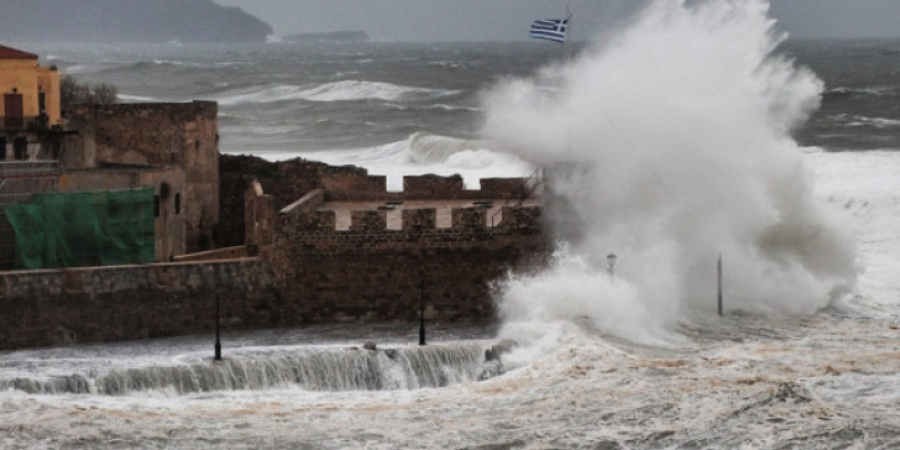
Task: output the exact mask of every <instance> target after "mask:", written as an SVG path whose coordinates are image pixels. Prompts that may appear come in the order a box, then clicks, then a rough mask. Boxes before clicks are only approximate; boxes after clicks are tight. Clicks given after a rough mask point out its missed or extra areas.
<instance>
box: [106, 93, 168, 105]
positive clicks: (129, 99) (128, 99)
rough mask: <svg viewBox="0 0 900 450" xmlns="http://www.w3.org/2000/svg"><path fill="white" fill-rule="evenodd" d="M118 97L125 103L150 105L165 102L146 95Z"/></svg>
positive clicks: (123, 95) (121, 95)
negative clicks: (150, 103)
mask: <svg viewBox="0 0 900 450" xmlns="http://www.w3.org/2000/svg"><path fill="white" fill-rule="evenodd" d="M117 97H118V98H119V101H121V102H124V103H149V102H161V101H163V100H161V99H158V98H155V97H148V96H145V95H131V94H118V95H117Z"/></svg>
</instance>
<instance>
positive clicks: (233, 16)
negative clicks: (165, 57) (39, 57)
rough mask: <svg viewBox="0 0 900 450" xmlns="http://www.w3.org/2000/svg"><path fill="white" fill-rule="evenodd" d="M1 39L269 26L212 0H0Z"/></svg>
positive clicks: (248, 32)
mask: <svg viewBox="0 0 900 450" xmlns="http://www.w3.org/2000/svg"><path fill="white" fill-rule="evenodd" d="M0 12H2V14H3V17H4V20H3V26H0V41H7V42H9V41H20V42H148V43H154V42H169V41H179V42H263V41H265V39H266V36H268V35H270V34H272V27H271V26H270V25H269V24H267V23H265V22H263V21H262V20H259V19H257V18H256V17H254V16H251V15H250V14H247V13H246V12H244V11H243V10H241V9H240V8H227V7H224V6H220V5H218V4H216V3H213V1H212V0H66V1H60V0H27V1H23V0H0Z"/></svg>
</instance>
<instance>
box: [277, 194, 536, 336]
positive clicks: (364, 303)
mask: <svg viewBox="0 0 900 450" xmlns="http://www.w3.org/2000/svg"><path fill="white" fill-rule="evenodd" d="M485 214H486V210H484V209H479V208H459V209H455V210H453V225H452V227H450V228H435V226H434V223H435V220H434V219H435V216H436V211H435V210H434V209H420V210H415V209H410V210H404V211H403V226H402V229H401V230H388V229H386V228H385V212H384V211H355V212H353V213H352V223H351V225H350V229H349V230H347V231H337V230H335V214H334V212H333V211H315V212H311V213H300V214H282V215H279V216H278V219H277V220H278V222H277V223H276V226H275V227H274V230H273V238H272V244H271V245H268V246H265V247H263V248H261V256H262V257H263V258H264V259H266V260H268V261H269V262H270V264H271V265H272V268H273V272H274V274H275V279H276V284H277V285H278V286H279V289H280V290H281V291H282V295H283V296H284V304H285V308H286V309H285V316H286V317H291V318H292V320H295V321H297V322H298V323H309V322H322V321H326V322H327V321H380V320H415V318H416V316H417V314H418V308H419V306H418V305H419V301H420V295H421V294H420V283H421V282H424V283H425V296H426V298H427V300H426V303H427V308H426V316H427V317H428V318H430V319H439V320H465V319H490V318H493V317H494V315H495V305H494V303H493V297H492V287H493V282H494V281H496V280H499V279H502V278H503V277H504V276H505V275H506V274H507V273H508V271H510V270H531V269H532V268H533V267H534V266H536V265H540V264H543V262H544V260H545V257H546V255H547V250H548V248H549V247H548V243H547V242H546V240H545V239H544V235H543V233H542V227H541V217H540V216H541V209H540V208H538V207H529V208H511V207H510V208H504V209H503V221H502V222H501V223H500V224H499V225H498V226H496V227H488V226H486V225H485V222H486V221H485Z"/></svg>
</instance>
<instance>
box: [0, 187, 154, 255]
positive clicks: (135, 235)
mask: <svg viewBox="0 0 900 450" xmlns="http://www.w3.org/2000/svg"><path fill="white" fill-rule="evenodd" d="M4 211H5V212H6V216H7V218H8V219H9V222H10V224H11V225H12V227H13V230H14V231H15V234H16V265H15V267H16V269H47V268H55V267H84V266H108V265H116V264H136V263H149V262H153V261H154V259H155V256H156V245H155V236H154V233H153V219H154V203H153V188H149V187H148V188H142V189H131V190H122V191H101V192H65V193H55V194H36V195H34V197H33V200H32V202H31V203H25V204H19V205H10V206H7V207H6V208H5V209H4Z"/></svg>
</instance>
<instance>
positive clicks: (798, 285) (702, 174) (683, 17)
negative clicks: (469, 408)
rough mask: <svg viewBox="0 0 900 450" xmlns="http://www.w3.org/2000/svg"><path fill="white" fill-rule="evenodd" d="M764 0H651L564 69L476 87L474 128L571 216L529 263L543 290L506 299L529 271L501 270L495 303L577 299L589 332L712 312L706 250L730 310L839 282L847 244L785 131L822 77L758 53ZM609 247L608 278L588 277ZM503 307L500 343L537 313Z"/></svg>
mask: <svg viewBox="0 0 900 450" xmlns="http://www.w3.org/2000/svg"><path fill="white" fill-rule="evenodd" d="M767 10H768V4H767V3H766V2H764V1H761V0H738V1H729V2H697V3H694V4H686V3H684V2H672V1H670V0H659V1H656V2H654V3H653V4H652V5H651V6H650V7H649V8H648V9H647V10H646V11H645V12H644V13H643V14H642V15H640V17H639V18H638V19H637V20H636V22H635V23H634V24H633V25H632V26H631V27H630V28H629V29H627V30H625V31H624V32H623V33H621V35H619V36H618V37H617V38H615V39H613V40H612V41H607V42H605V43H603V44H598V45H594V46H592V47H591V48H588V49H587V50H586V51H585V52H584V54H582V55H581V56H580V57H579V58H578V59H577V60H576V61H574V62H573V63H572V64H571V66H570V67H567V68H564V69H560V70H551V69H548V70H546V71H545V72H544V73H542V74H540V75H539V76H538V77H536V78H535V79H525V80H515V81H509V82H505V83H503V84H501V85H499V86H497V87H496V88H495V89H493V90H492V91H491V92H490V93H489V94H488V95H486V99H485V102H486V105H487V120H486V125H485V127H484V132H485V134H486V136H488V137H490V138H492V139H494V140H496V141H498V142H500V143H502V144H503V145H504V147H505V148H509V149H513V151H515V152H516V153H517V154H519V155H522V156H523V157H524V158H525V159H526V160H529V161H532V162H535V163H537V164H540V165H542V166H545V167H548V173H549V174H550V175H548V181H549V183H550V187H551V189H552V190H553V191H554V192H556V194H557V195H559V196H561V197H562V198H564V199H565V200H567V201H568V202H569V203H570V204H571V208H570V209H568V210H563V211H558V214H561V215H566V216H568V217H565V218H566V219H567V220H568V222H569V224H571V223H573V222H574V223H576V230H575V234H574V235H570V236H568V238H569V239H570V240H572V241H573V248H576V249H577V250H578V252H577V256H573V257H577V258H579V261H581V263H580V264H577V265H573V264H565V263H558V266H557V267H555V268H554V269H552V270H551V273H550V274H549V275H548V274H541V275H538V280H539V281H541V282H547V283H550V284H552V285H553V286H554V287H555V290H556V291H557V292H558V294H554V293H553V292H554V289H552V288H548V289H546V290H543V291H542V292H546V293H545V294H544V295H542V296H539V297H540V299H525V300H523V299H522V298H521V297H522V296H530V295H532V294H533V293H534V290H533V289H528V288H523V286H525V287H528V286H531V285H533V284H534V283H535V281H534V280H527V279H526V280H513V281H512V282H511V283H510V285H509V286H508V289H507V292H506V294H505V297H504V299H503V304H504V308H506V309H507V310H509V309H513V308H516V307H517V306H515V305H517V304H521V307H522V308H531V309H533V308H535V302H545V303H546V304H547V305H550V306H548V308H568V309H573V307H572V306H571V305H573V304H574V305H584V307H583V308H580V311H581V314H583V315H586V316H588V317H590V318H591V320H592V321H593V323H594V324H595V325H597V326H598V327H600V328H601V329H602V330H604V331H605V332H609V333H614V334H616V335H619V336H623V337H626V338H630V339H637V340H643V339H646V337H647V336H648V335H650V336H658V335H660V334H661V333H663V331H661V330H659V328H661V327H672V326H673V325H674V324H676V323H678V322H679V321H680V320H683V319H685V318H687V317H689V316H690V315H693V314H696V313H698V312H700V311H710V310H712V311H714V310H715V309H714V300H711V299H715V295H716V260H717V257H718V255H719V254H720V253H721V254H722V257H723V259H724V267H725V276H724V284H725V286H726V289H727V293H728V299H729V307H730V309H731V310H735V309H740V310H745V311H753V312H760V313H773V314H784V313H788V314H805V313H811V312H814V311H816V310H818V309H820V308H823V307H825V306H827V305H828V304H829V302H830V301H832V300H834V299H836V298H838V297H840V296H841V295H842V294H844V293H846V292H847V291H848V290H849V289H850V288H852V286H853V285H854V282H855V280H856V276H857V271H858V269H857V261H856V249H855V246H854V244H853V241H852V240H851V239H850V238H849V233H848V232H847V230H846V229H845V228H844V227H843V226H841V225H840V224H839V222H840V220H839V219H837V218H835V217H834V214H833V211H832V210H830V209H827V208H823V207H822V206H821V204H820V203H819V202H816V201H814V200H813V199H814V194H815V190H814V188H813V185H812V183H811V180H810V178H811V175H810V174H809V173H808V171H807V169H806V168H805V167H804V165H803V164H802V161H801V160H800V152H799V150H798V148H797V145H796V144H795V143H794V142H793V141H792V140H791V139H790V137H789V131H790V130H791V129H792V128H793V127H795V126H796V125H798V124H800V123H802V122H803V121H804V120H805V119H806V118H807V116H808V114H809V113H810V112H811V111H812V110H813V109H814V108H815V107H816V106H817V103H818V99H819V94H820V93H821V91H822V88H823V85H822V83H821V82H820V81H819V80H818V79H817V78H816V77H815V75H814V74H813V73H812V72H810V71H808V70H806V69H803V68H798V67H796V66H795V65H794V64H793V63H792V62H791V61H789V60H786V59H784V58H783V57H780V56H776V55H773V50H774V49H775V47H776V46H777V45H778V43H779V42H780V36H779V35H778V33H776V32H775V31H774V29H773V23H774V22H773V21H772V20H771V19H770V18H769V17H768V16H767ZM547 83H553V85H554V86H557V89H554V90H547V89H541V88H540V86H542V85H545V84H547ZM573 166H575V168H574V169H573ZM573 218H574V219H573ZM610 252H615V253H617V254H618V265H617V266H616V269H615V270H616V282H617V283H618V284H617V286H618V288H617V289H616V290H615V291H614V290H613V288H612V287H611V286H606V285H604V283H608V281H605V280H607V278H606V277H603V276H601V275H600V274H603V273H604V271H605V270H606V265H607V262H606V257H605V256H606V255H607V254H608V253H610ZM591 271H592V272H593V273H596V274H598V275H596V276H595V277H594V278H591V277H588V275H587V274H588V273H590V272H591ZM572 284H579V285H580V286H581V288H579V289H577V290H573V289H570V288H568V287H567V286H570V285H572ZM711 306H712V308H711ZM574 309H578V308H574ZM568 313H569V314H575V315H577V314H576V311H568ZM507 316H508V317H509V322H508V323H507V325H506V327H505V330H504V336H506V337H512V338H516V337H517V333H516V332H515V331H514V330H515V329H516V328H520V327H522V326H524V325H523V324H521V323H517V321H520V320H524V321H533V322H534V323H532V324H531V325H530V327H531V328H532V329H533V328H539V326H540V324H541V323H542V321H543V320H544V319H543V318H542V315H539V314H531V313H525V314H524V315H522V314H514V313H513V312H511V311H507ZM546 316H547V315H546V314H545V315H543V317H546ZM609 317H614V318H616V320H615V322H613V323H610V322H608V321H607V320H606V319H607V318H609ZM641 324H643V325H641Z"/></svg>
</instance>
